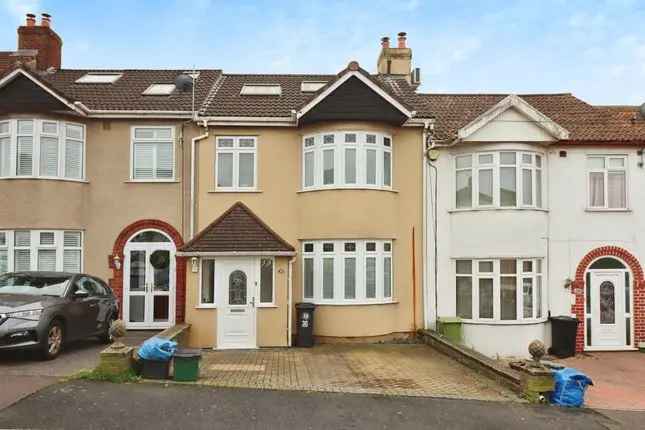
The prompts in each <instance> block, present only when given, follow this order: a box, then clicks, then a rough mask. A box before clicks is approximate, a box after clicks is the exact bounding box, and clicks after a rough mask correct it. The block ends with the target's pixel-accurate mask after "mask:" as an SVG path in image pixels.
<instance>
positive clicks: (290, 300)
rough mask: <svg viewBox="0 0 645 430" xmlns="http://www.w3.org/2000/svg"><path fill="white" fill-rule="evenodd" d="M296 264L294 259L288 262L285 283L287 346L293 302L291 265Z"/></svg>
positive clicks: (289, 339) (289, 342)
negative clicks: (287, 273) (287, 274)
mask: <svg viewBox="0 0 645 430" xmlns="http://www.w3.org/2000/svg"><path fill="white" fill-rule="evenodd" d="M295 262H296V257H293V258H292V259H291V260H289V276H288V281H287V306H288V308H287V346H291V328H292V327H291V325H292V322H291V319H292V312H293V311H292V309H291V308H292V304H291V302H292V301H293V297H292V295H293V294H292V292H291V287H293V263H295Z"/></svg>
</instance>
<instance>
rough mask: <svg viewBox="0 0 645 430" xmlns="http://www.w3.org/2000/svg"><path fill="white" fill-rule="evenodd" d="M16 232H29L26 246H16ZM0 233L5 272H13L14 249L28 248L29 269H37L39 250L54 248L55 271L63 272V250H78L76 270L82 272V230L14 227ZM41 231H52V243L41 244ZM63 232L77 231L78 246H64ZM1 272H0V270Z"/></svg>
mask: <svg viewBox="0 0 645 430" xmlns="http://www.w3.org/2000/svg"><path fill="white" fill-rule="evenodd" d="M16 232H28V233H29V245H28V246H17V245H16V241H15V234H16ZM0 233H4V236H5V244H4V245H0V250H6V252H7V272H6V273H10V272H15V271H16V267H15V251H16V250H29V269H28V270H29V271H37V270H39V269H38V254H39V252H40V251H41V250H55V252H56V267H55V271H57V272H63V271H65V270H64V267H65V250H78V251H80V254H79V258H80V259H79V268H78V272H75V273H82V272H83V263H84V251H85V246H84V243H85V232H84V231H83V230H69V229H65V230H57V229H38V230H35V229H14V230H9V229H7V230H0ZM41 233H52V234H53V235H54V243H53V244H41V243H40V235H41ZM65 233H79V235H80V236H79V240H80V246H73V247H72V246H65V243H64V237H65ZM0 274H1V272H0Z"/></svg>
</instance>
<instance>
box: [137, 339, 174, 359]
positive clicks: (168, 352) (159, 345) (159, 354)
mask: <svg viewBox="0 0 645 430" xmlns="http://www.w3.org/2000/svg"><path fill="white" fill-rule="evenodd" d="M176 350H177V342H173V341H172V340H168V339H162V338H160V337H157V336H155V337H151V338H150V339H148V340H146V341H145V342H143V345H141V347H140V348H139V351H138V354H139V357H140V358H142V359H144V360H157V361H169V360H170V359H171V358H172V356H173V355H175V351H176Z"/></svg>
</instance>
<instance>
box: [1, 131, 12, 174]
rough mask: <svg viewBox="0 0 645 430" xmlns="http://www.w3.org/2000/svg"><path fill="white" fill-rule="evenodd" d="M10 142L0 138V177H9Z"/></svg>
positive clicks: (7, 139) (5, 138)
mask: <svg viewBox="0 0 645 430" xmlns="http://www.w3.org/2000/svg"><path fill="white" fill-rule="evenodd" d="M10 146H11V140H10V139H9V137H0V176H9V175H10V174H11V173H10V170H11V167H10V166H11V164H10V163H11V153H10V151H11V149H10Z"/></svg>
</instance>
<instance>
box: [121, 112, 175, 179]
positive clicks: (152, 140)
mask: <svg viewBox="0 0 645 430" xmlns="http://www.w3.org/2000/svg"><path fill="white" fill-rule="evenodd" d="M139 129H144V130H168V129H169V130H170V137H169V138H168V140H162V139H158V138H154V137H153V138H137V137H136V134H135V133H136V131H137V130H139ZM137 143H142V144H145V143H152V144H167V143H170V144H171V145H172V149H171V152H172V176H171V177H170V178H158V177H157V161H158V160H157V151H158V149H157V147H158V145H155V146H154V151H153V154H154V155H153V159H152V174H153V177H151V178H135V175H134V173H135V165H134V162H135V154H134V148H135V145H136V144H137ZM176 152H177V142H176V139H175V126H174V125H133V126H130V179H129V182H141V183H146V182H176V181H177V179H176V178H177V160H176V158H177V153H176Z"/></svg>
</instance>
